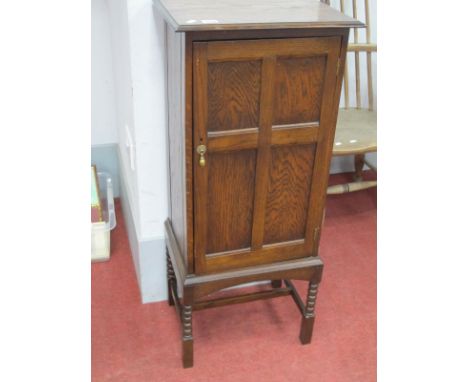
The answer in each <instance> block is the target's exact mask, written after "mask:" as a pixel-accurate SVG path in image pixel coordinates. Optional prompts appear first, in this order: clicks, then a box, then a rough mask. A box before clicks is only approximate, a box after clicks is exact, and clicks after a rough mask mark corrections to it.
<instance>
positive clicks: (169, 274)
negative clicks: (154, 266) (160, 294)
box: [166, 248, 176, 305]
mask: <svg viewBox="0 0 468 382" xmlns="http://www.w3.org/2000/svg"><path fill="white" fill-rule="evenodd" d="M166 270H167V272H166V273H167V302H168V304H169V305H174V298H173V297H172V293H171V288H172V286H173V285H174V283H175V281H176V279H175V273H174V268H173V267H172V262H171V257H170V256H169V251H168V250H167V248H166Z"/></svg>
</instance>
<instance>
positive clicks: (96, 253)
mask: <svg viewBox="0 0 468 382" xmlns="http://www.w3.org/2000/svg"><path fill="white" fill-rule="evenodd" d="M98 180H99V193H100V197H101V206H102V218H103V221H102V222H97V223H91V260H92V261H106V260H109V258H110V231H111V230H113V229H114V228H115V226H116V225H117V222H116V219H115V207H114V191H113V189H112V179H111V177H110V175H109V174H107V173H105V172H98Z"/></svg>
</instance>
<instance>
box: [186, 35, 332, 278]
mask: <svg viewBox="0 0 468 382" xmlns="http://www.w3.org/2000/svg"><path fill="white" fill-rule="evenodd" d="M193 47H194V49H193V52H194V60H193V65H194V67H193V73H194V93H193V95H194V109H193V111H194V136H193V142H194V150H193V151H194V208H195V215H194V216H195V220H194V255H195V272H196V273H198V274H200V273H210V272H215V271H222V270H228V269H233V268H239V267H244V266H251V265H258V264H265V263H270V262H275V261H284V260H289V259H295V258H300V257H304V256H312V255H316V254H317V253H316V249H317V248H316V247H317V246H316V245H315V244H316V243H317V242H318V241H317V240H318V233H319V230H320V227H321V223H322V221H321V216H322V211H321V210H322V207H323V197H324V193H325V190H326V181H325V184H324V181H323V178H324V177H325V174H324V172H323V164H324V160H325V159H326V157H327V152H328V151H329V150H330V149H331V148H327V147H322V146H323V145H321V142H322V141H326V142H329V141H330V139H329V138H330V137H329V134H330V133H331V134H333V130H334V126H331V123H332V121H333V119H334V118H333V112H334V111H333V110H332V105H333V102H332V101H333V97H334V89H335V85H336V77H337V75H336V73H337V62H338V57H339V53H340V47H341V37H317V38H294V39H270V40H240V41H216V42H197V43H194V44H193ZM325 138H326V139H325ZM199 145H204V146H206V147H207V152H206V154H204V159H205V162H206V165H204V166H203V165H202V164H200V159H201V158H200V155H199V154H198V153H197V146H199ZM318 209H320V211H318Z"/></svg>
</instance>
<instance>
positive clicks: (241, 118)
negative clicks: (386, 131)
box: [155, 0, 361, 367]
mask: <svg viewBox="0 0 468 382" xmlns="http://www.w3.org/2000/svg"><path fill="white" fill-rule="evenodd" d="M244 2H245V1H244ZM242 3H243V1H242V0H241V1H240V2H239V3H236V5H233V4H234V3H232V2H230V1H228V0H222V1H218V2H216V3H215V4H211V3H208V2H204V1H196V0H155V5H156V6H157V9H158V11H159V12H162V13H163V15H164V17H165V19H166V22H167V23H166V43H167V94H168V144H169V175H170V176H169V177H170V182H169V183H170V207H171V208H170V216H169V218H168V220H167V221H166V224H165V226H166V238H167V240H166V242H167V253H168V256H167V259H168V272H167V273H168V288H169V303H170V304H175V306H176V308H177V309H178V311H179V313H180V315H181V321H182V328H183V335H182V339H183V357H184V358H183V359H184V366H186V367H188V366H192V364H193V339H192V329H191V320H192V311H193V310H197V309H202V308H206V307H213V306H220V305H225V304H229V303H236V302H244V301H252V300H254V299H258V298H269V297H277V296H284V295H292V297H293V298H294V300H295V301H296V303H297V305H298V307H299V309H300V311H301V313H302V315H303V322H302V326H301V333H300V339H301V342H302V343H308V342H310V339H311V334H312V328H313V320H314V305H315V297H316V293H317V288H318V284H319V282H320V279H321V274H322V268H323V263H322V261H321V259H320V257H318V247H319V240H320V230H321V226H322V222H323V213H324V204H325V197H326V189H327V182H328V171H329V165H330V157H331V150H332V144H333V138H334V132H335V125H336V119H337V111H338V104H339V97H340V91H341V81H342V75H343V68H344V65H343V64H344V60H345V56H346V47H347V41H348V33H349V28H350V27H356V26H360V25H361V24H360V23H359V22H358V21H356V20H353V19H351V18H348V17H346V16H344V15H342V14H340V13H338V12H336V11H334V10H332V9H331V8H329V7H328V6H326V5H325V4H322V3H319V2H314V1H308V0H295V1H294V2H293V3H294V4H292V5H291V4H289V5H288V3H287V2H280V1H277V0H274V1H266V0H257V1H253V2H246V4H244V7H243V6H242ZM285 3H286V4H285ZM208 4H210V5H208ZM247 4H249V6H247ZM256 10H257V11H258V12H257V13H256V14H255V11H256ZM261 10H263V11H264V12H263V13H262V12H260V11H261ZM252 12H253V13H254V14H252ZM202 13H203V15H202ZM201 15H202V16H201ZM297 279H299V280H308V281H309V282H310V284H309V294H308V297H307V299H306V303H305V304H304V303H302V301H301V300H300V298H299V296H298V294H297V292H296V290H295V288H294V285H293V284H292V282H291V280H297ZM261 280H272V289H271V290H269V291H263V292H259V293H254V294H248V295H245V294H244V295H239V296H238V297H235V298H232V297H231V298H229V299H226V298H224V299H223V298H221V299H215V300H212V301H210V302H206V301H200V298H202V297H205V296H206V295H208V294H211V293H213V292H215V291H218V290H221V289H223V288H226V287H229V286H233V285H238V284H243V283H246V282H251V281H261ZM283 282H284V287H281V286H282V284H283ZM179 295H180V297H179Z"/></svg>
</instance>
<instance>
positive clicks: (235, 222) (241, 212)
mask: <svg viewBox="0 0 468 382" xmlns="http://www.w3.org/2000/svg"><path fill="white" fill-rule="evenodd" d="M207 163H208V169H207V170H208V201H207V203H208V205H207V216H208V219H207V242H206V253H215V252H223V251H228V250H233V249H239V248H245V247H249V246H250V242H251V232H252V215H253V200H254V188H255V165H256V150H244V151H237V152H229V153H215V154H211V155H210V156H209V157H208V162H207Z"/></svg>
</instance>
